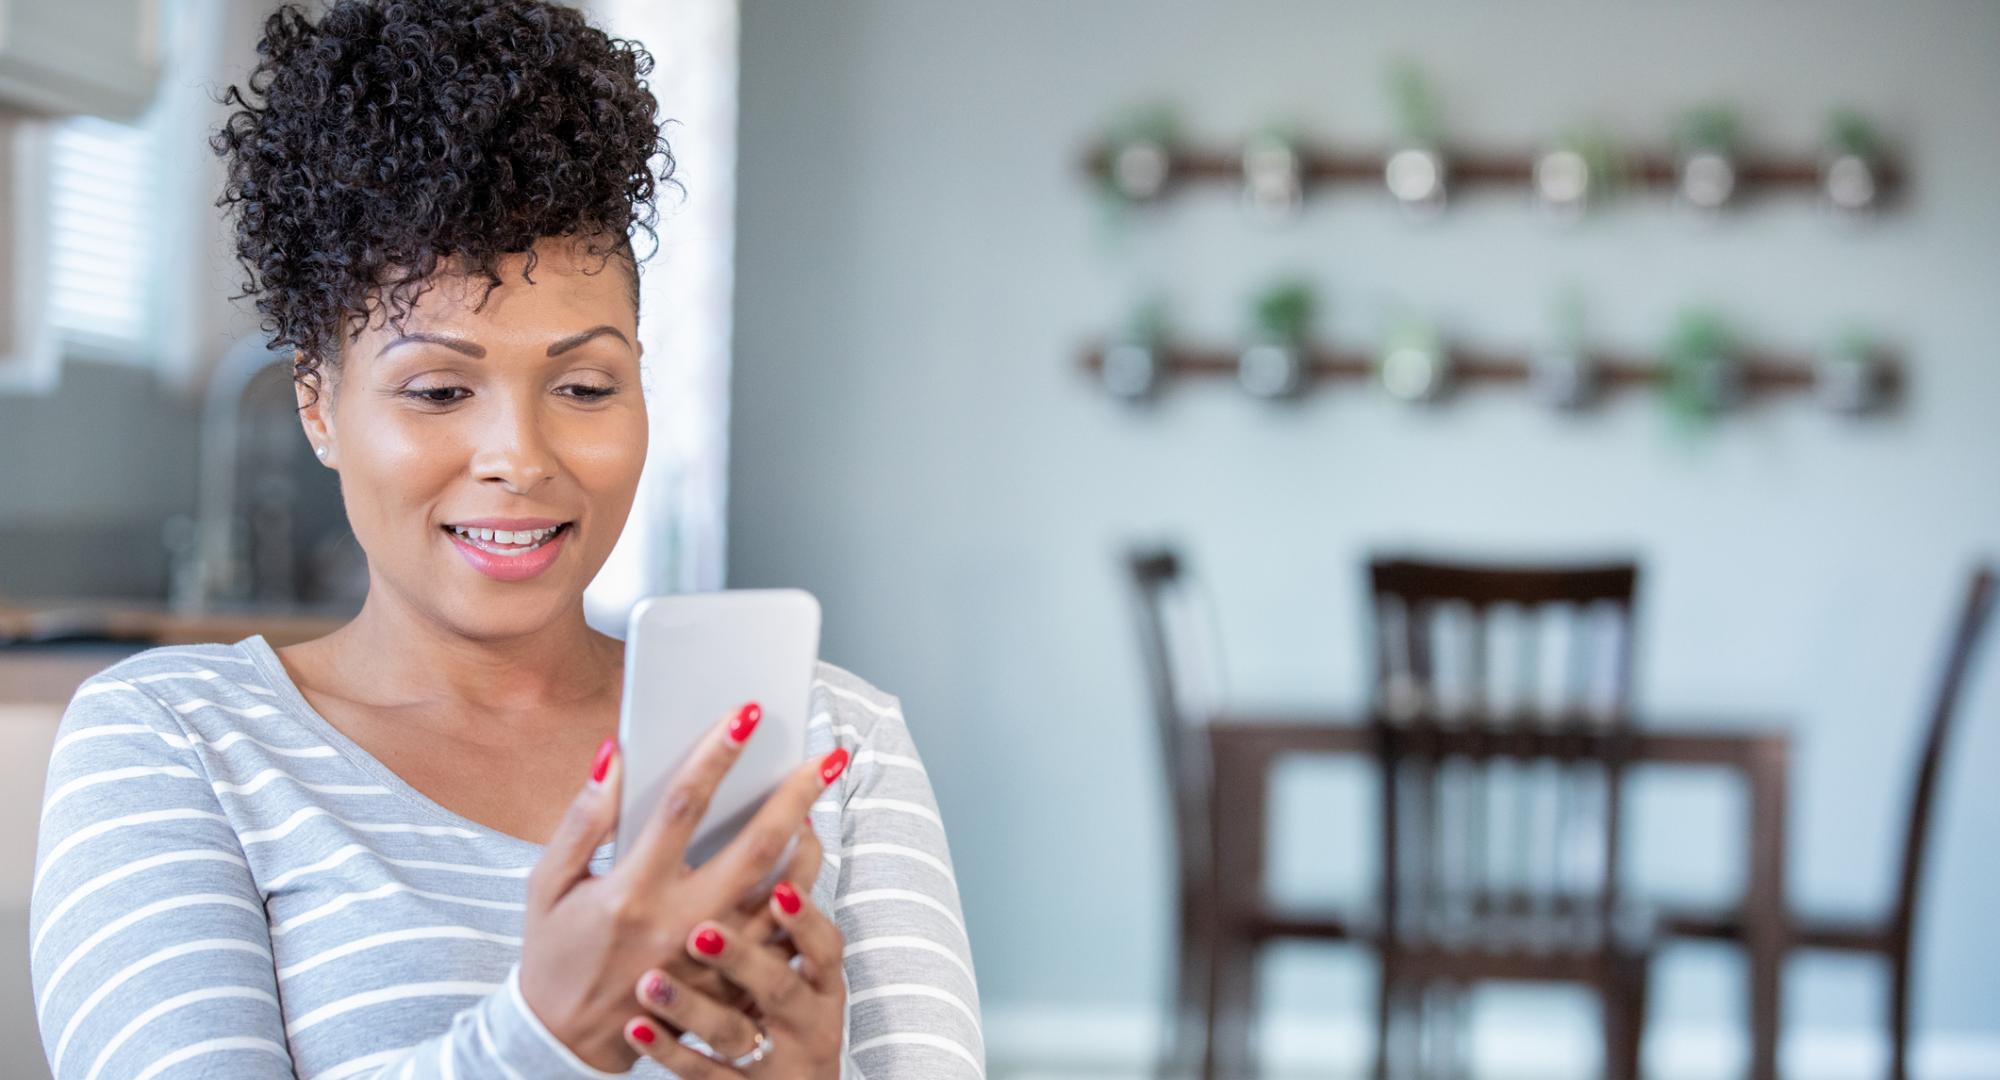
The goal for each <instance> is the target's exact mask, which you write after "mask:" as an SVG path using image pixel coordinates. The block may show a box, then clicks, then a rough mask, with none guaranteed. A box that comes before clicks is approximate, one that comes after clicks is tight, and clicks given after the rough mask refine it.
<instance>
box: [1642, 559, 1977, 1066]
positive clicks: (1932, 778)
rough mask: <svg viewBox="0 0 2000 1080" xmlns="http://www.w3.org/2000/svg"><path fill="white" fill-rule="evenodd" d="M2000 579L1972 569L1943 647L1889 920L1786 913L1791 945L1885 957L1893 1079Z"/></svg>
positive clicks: (1715, 927)
mask: <svg viewBox="0 0 2000 1080" xmlns="http://www.w3.org/2000/svg"><path fill="white" fill-rule="evenodd" d="M1994 591H1995V576H1994V569H1993V567H1991V566H1981V567H1978V568H1977V569H1975V570H1974V571H1973V574H1972V577H1971V579H1970V580H1969V581H1968V582H1967V584H1966V587H1965V595H1964V599H1963V600H1962V601H1961V603H1960V606H1959V611H1958V620H1957V622H1956V623H1955V624H1954V626H1953V629H1952V635H1951V639H1950V641H1949V642H1948V643H1947V645H1946V649H1945V660H1944V668H1943V670H1942V671H1941V672H1940V673H1939V677H1938V683H1937V690H1936V692H1935V693H1934V694H1933V696H1932V698H1931V709H1930V716H1929V718H1928V722H1927V724H1926V726H1925V731H1924V742H1923V748H1922V750H1921V751H1920V752H1919V754H1918V757H1917V772H1916V777H1915V779H1914V781H1913V783H1912V784H1911V788H1910V801H1909V804H1908V811H1907V815H1906V816H1905V817H1904V819H1903V829H1904V831H1903V851H1902V857H1901V860H1900V863H1901V865H1900V869H1899V873H1898V876H1897V879H1896V897H1895V900H1894V902H1893V903H1892V904H1891V905H1890V908H1889V911H1888V913H1887V914H1886V915H1884V916H1882V917H1879V918H1874V919H1866V918H1837V917H1828V916H1823V915H1814V914H1801V913H1792V914H1788V916H1787V919H1786V921H1787V923H1788V926H1789V938H1790V946H1791V948H1794V949H1818V950H1827V951H1834V952H1847V953H1861V954H1864V955H1869V956H1876V957H1880V958H1881V959H1883V960H1885V961H1887V962H1888V965H1889V1010H1888V1011H1889V1017H1888V1019H1889V1047H1890V1049H1889V1053H1890V1058H1889V1076H1890V1077H1891V1078H1892V1080H1906V1078H1907V1077H1908V1076H1909V1067H1910V1065H1909V1058H1910V944H1911V941H1912V940H1913V935H1914V932H1915V928H1916V916H1917V908H1918V899H1919V893H1920V891H1921V889H1922V886H1923V870H1924V857H1925V854H1926V853H1927V852H1928V850H1929V847H1930V834H1931V822H1932V819H1933V818H1934V817H1935V816H1936V815H1935V811H1936V806H1937V789H1938V774H1939V773H1940V772H1941V771H1942V770H1943V768H1944V751H1945V747H1946V745H1947V743H1948V742H1949V740H1950V737H1951V729H1952V726H1953V723H1954V721H1955V720H1956V719H1957V716H1958V713H1959V711H1960V706H1961V705H1962V704H1963V702H1964V697H1965V688H1966V685H1967V684H1968V683H1969V682H1970V672H1971V668H1972V663H1973V659H1974V657H1975V656H1976V655H1977V653H1978V649H1979V644H1980V641H1981V639H1982V637H1983V636H1984V634H1985V633H1986V629H1987V627H1988V626H1989V625H1991V623H1992V621H1993V606H1994ZM1743 923H1744V913H1743V911H1742V910H1741V909H1731V910H1726V911H1722V912H1716V913H1688V912H1675V913H1669V914H1664V915H1663V916H1662V918H1661V930H1662V932H1663V933H1665V934H1667V935H1670V936H1675V937H1692V938H1710V939H1723V940H1731V941H1740V940H1742V938H1743Z"/></svg>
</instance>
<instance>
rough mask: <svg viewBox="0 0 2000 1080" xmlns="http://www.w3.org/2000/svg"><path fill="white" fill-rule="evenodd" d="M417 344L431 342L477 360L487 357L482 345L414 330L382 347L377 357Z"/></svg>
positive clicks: (448, 335) (445, 335) (484, 347)
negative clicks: (401, 346)
mask: <svg viewBox="0 0 2000 1080" xmlns="http://www.w3.org/2000/svg"><path fill="white" fill-rule="evenodd" d="M417 342H429V343H430V344H432V345H442V346H444V347H445V348H447V349H451V350H453V351H455V352H462V353H464V354H465V355H467V356H470V357H475V358H477V357H482V356H485V355H486V346H484V345H481V344H479V343H478V342H476V341H467V340H466V339H464V338H461V337H453V336H451V335H450V334H437V333H432V332H430V331H427V330H413V331H411V332H410V333H407V334H400V335H398V336H397V337H396V338H395V340H393V341H391V342H389V343H388V344H387V345H384V346H382V347H381V348H380V349H377V350H376V351H375V355H376V356H381V355H382V354H383V353H386V352H388V351H389V350H390V349H393V348H395V347H397V346H398V345H412V344H416V343H417Z"/></svg>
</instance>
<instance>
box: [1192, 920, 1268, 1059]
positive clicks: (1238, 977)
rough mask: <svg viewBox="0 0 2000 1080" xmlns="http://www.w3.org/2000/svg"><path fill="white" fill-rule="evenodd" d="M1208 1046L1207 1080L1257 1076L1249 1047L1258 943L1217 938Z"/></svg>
mask: <svg viewBox="0 0 2000 1080" xmlns="http://www.w3.org/2000/svg"><path fill="white" fill-rule="evenodd" d="M1208 981H1209V991H1208V995H1209V996H1208V1024H1207V1027H1208V1045H1207V1046H1206V1047H1205V1048H1204V1053H1203V1060H1202V1070H1201V1075H1202V1077H1203V1078H1204V1080H1249V1078H1250V1077H1252V1076H1254V1075H1256V1071H1255V1064H1254V1062H1253V1060H1252V1054H1251V1049H1250V1042H1251V1035H1252V1028H1253V1026H1254V1024H1255V1021H1256V1015H1257V1000H1256V995H1257V946H1256V943H1255V942H1251V941H1246V940H1242V939H1237V938H1228V939H1222V940H1218V941H1217V942H1216V944H1215V950H1214V952H1212V953H1211V954H1210V955H1209V980H1208Z"/></svg>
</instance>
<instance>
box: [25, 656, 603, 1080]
mask: <svg viewBox="0 0 2000 1080" xmlns="http://www.w3.org/2000/svg"><path fill="white" fill-rule="evenodd" d="M202 704H203V705H204V706H207V705H209V704H210V703H207V702H203V703H202ZM186 711H188V710H187V709H186V708H183V709H181V710H178V711H177V710H176V709H174V708H170V707H169V706H168V705H167V704H166V703H164V702H162V701H161V700H159V699H157V698H155V697H153V696H152V695H151V694H150V693H148V692H147V690H146V689H145V688H143V687H141V686H139V685H137V683H136V681H126V680H123V679H117V678H107V677H104V676H100V677H98V678H97V679H94V680H92V681H91V682H88V683H86V684H85V685H84V686H83V688H82V689H80V690H79V691H78V692H77V695H76V697H75V698H74V699H73V700H72V701H71V702H70V705H69V707H68V709H67V710H66V711H65V713H64V716H63V720H62V724H61V727H60V729H59V731H58V733H57V738H56V742H55V749H54V752H53V754H52V755H51V758H50V762H49V770H48V783H47V789H46V795H45V797H44V802H43V809H42V818H41V830H40V838H39V844H38V849H37V855H36V867H35V878H34V886H33V897H32V900H31V903H30V913H29V935H30V936H29V947H30V955H31V966H32V972H33V980H34V991H35V1006H36V1011H37V1018H38V1021H39V1023H40V1026H41V1032H42V1041H43V1048H44V1052H45V1053H46V1054H47V1056H48V1060H49V1065H50V1069H51V1071H52V1072H53V1073H54V1075H55V1077H56V1080H99V1078H114V1077H115V1078H119V1080H135V1078H136V1080H150V1078H152V1077H154V1076H168V1077H175V1076H218V1075H227V1076H230V1077H233V1078H241V1080H255V1078H266V1077H268V1078H273V1080H277V1078H289V1077H292V1076H294V1075H295V1073H294V1067H293V1060H292V1052H291V1047H292V1045H293V1043H292V1041H291V1040H292V1039H293V1038H295V1037H296V1036H298V1035H300V1034H301V1033H303V1032H306V1031H309V1030H310V1029H311V1028H313V1027H314V1026H316V1025H318V1024H320V1023H323V1022H325V1021H327V1020H329V1019H331V1018H332V1017H334V1016H336V1015H338V1014H339V1013H340V1012H342V1011H347V1010H348V1009H351V1008H356V1007H361V1006H363V1005H366V1004H370V1003H369V1002H363V1001H357V1000H354V999H352V998H350V999H348V1000H347V1001H344V1002H335V1003H332V1004H329V1005H325V1006H322V1007H319V1008H315V1009H310V1010H308V1011H306V1012H304V1013H303V1014H300V1015H291V1014H290V1013H289V1012H288V1011H287V1010H286V1009H285V1008H284V1007H283V1006H282V1005H281V1000H282V996H281V991H280V988H279V978H278V972H277V970H276V967H275V964H274V961H273V958H272V930H271V924H270V920H269V918H268V916H267V913H266V909H265V897H264V896H263V894H262V891H261V890H260V888H259V886H258V884H257V881H256V880H255V879H254V877H253V874H252V872H251V865H250V862H249V860H248V859H247V858H246V856H245V853H244V851H245V849H244V844H243V842H242V838H241V837H239V835H238V834H237V832H236V831H235V829H234V828H233V827H232V825H231V820H230V818H229V816H228V815H227V814H226V813H225V810H224V807H223V804H222V802H221V799H220V795H221V793H222V791H223V790H225V789H227V790H231V791H233V792H234V793H236V794H239V795H240V794H244V793H246V792H248V793H252V794H254V793H255V790H257V789H259V788H260V786H261V787H262V788H272V787H276V786H278V785H280V784H285V783H288V782H289V783H294V784H297V783H299V781H298V780H297V779H296V778H294V777H290V776H288V775H271V776H260V777H259V779H258V781H257V782H256V783H253V784H249V785H241V784H234V785H233V784H229V783H226V782H222V783H218V782H212V781H211V779H210V777H209V775H208V774H207V771H206V769H205V767H204V762H203V760H202V758H201V756H200V755H199V754H197V753H196V752H195V750H196V747H197V745H206V746H207V747H209V748H210V749H214V750H220V749H222V748H224V746H225V744H229V743H231V742H232V741H234V742H236V743H238V744H241V743H243V742H244V741H247V740H248V737H247V736H240V735H232V736H229V737H226V738H223V739H220V740H216V741H215V742H212V743H210V742H207V741H206V740H204V739H203V737H202V736H201V735H200V734H199V733H198V732H197V731H195V730H194V729H192V728H189V727H187V726H185V725H184V724H183V723H182V722H181V716H182V714H183V713H185V712H186ZM517 970H518V969H517ZM419 985H420V986H421V988H422V989H423V990H424V991H426V992H430V993H439V992H462V993H464V994H465V995H466V996H467V999H468V1001H469V1005H468V1007H466V1008H465V1009H464V1010H463V1011H461V1012H459V1013H457V1014H456V1015H455V1016H453V1017H452V1018H451V1020H450V1024H449V1026H448V1027H447V1028H446V1029H445V1030H441V1031H438V1032H436V1033H435V1034H434V1035H433V1036H432V1037H430V1038H428V1039H424V1040H422V1041H418V1042H415V1043H414V1045H407V1046H402V1047H397V1048H395V1049H390V1050H382V1049H379V1048H375V1047H366V1048H364V1047H356V1048H355V1052H354V1054H353V1055H352V1056H351V1057H349V1058H347V1060H345V1061H344V1062H343V1063H342V1064H340V1065H338V1066H335V1067H332V1068H329V1069H326V1070H323V1071H321V1072H319V1073H318V1074H317V1076H315V1077H313V1078H310V1080H341V1078H345V1077H364V1078H365V1077H375V1076H390V1075H393V1076H397V1077H410V1078H420V1077H454V1076H455V1077H488V1076H491V1077H507V1078H513V1077H556V1076H577V1077H593V1078H594V1077H602V1076H608V1075H611V1074H608V1073H603V1072H600V1071H598V1070H595V1069H591V1068H589V1067H588V1066H585V1065H584V1064H583V1063H582V1062H581V1061H579V1060H578V1059H577V1058H576V1057H575V1056H574V1055H573V1054H571V1053H570V1052H569V1051H568V1050H567V1049H566V1048H565V1047H563V1046H562V1045H561V1044H560V1043H559V1042H557V1041H556V1040H555V1038H554V1037H553V1036H551V1035H550V1034H549V1032H548V1030H547V1029H546V1028H545V1027H543V1026H542V1024H541V1023H540V1022H539V1021H538V1020H537V1019H536V1018H535V1017H534V1015H533V1013H531V1012H530V1011H529V1010H528V1009H527V1006H526V1004H525V1002H523V1001H522V999H521V996H520V992H519V990H518V987H517V986H516V983H515V977H514V975H513V974H511V973H510V974H509V975H508V977H507V978H506V979H505V980H503V981H502V982H500V983H499V984H498V985H487V984H484V983H477V984H475V983H465V984H461V985H458V986H456V987H451V988H441V987H439V986H438V985H437V984H435V983H430V984H419ZM400 989H402V988H399V987H391V988H389V989H387V990H378V991H375V992H374V993H375V994H377V995H394V994H396V993H397V992H398V991H399V990H400ZM357 996H363V995H357Z"/></svg>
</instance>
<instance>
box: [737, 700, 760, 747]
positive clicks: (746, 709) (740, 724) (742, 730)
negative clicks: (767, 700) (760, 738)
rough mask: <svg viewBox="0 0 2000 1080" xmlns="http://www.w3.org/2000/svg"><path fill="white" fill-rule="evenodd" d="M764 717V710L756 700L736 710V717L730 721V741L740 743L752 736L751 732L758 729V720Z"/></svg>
mask: <svg viewBox="0 0 2000 1080" xmlns="http://www.w3.org/2000/svg"><path fill="white" fill-rule="evenodd" d="M762 719H764V710H763V709H761V708H758V707H757V703H756V702H754V701H753V702H751V703H749V704H748V705H745V706H743V707H742V708H740V709H738V710H736V719H734V720H731V721H730V722H729V741H730V742H734V743H740V742H743V741H745V740H746V739H748V738H750V733H751V732H753V731H755V730H757V721H759V720H762Z"/></svg>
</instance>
